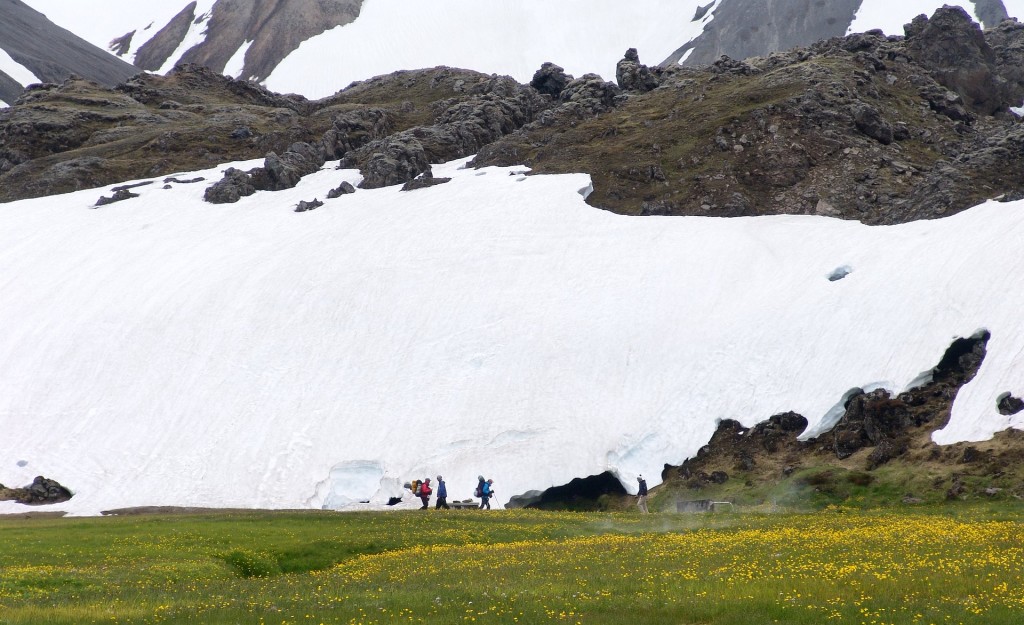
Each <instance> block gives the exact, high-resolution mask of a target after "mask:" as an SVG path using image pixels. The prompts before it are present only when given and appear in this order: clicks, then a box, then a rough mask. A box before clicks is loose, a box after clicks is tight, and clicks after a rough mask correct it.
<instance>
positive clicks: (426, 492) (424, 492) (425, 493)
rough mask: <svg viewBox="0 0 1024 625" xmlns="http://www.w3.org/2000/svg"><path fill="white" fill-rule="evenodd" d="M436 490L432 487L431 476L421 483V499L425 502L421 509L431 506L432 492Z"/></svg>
mask: <svg viewBox="0 0 1024 625" xmlns="http://www.w3.org/2000/svg"><path fill="white" fill-rule="evenodd" d="M432 492H434V491H433V490H431V489H430V478H429V477H428V478H427V479H425V480H423V484H421V485H420V501H422V502H423V507H422V508H420V510H426V509H427V507H429V506H430V494H431V493H432Z"/></svg>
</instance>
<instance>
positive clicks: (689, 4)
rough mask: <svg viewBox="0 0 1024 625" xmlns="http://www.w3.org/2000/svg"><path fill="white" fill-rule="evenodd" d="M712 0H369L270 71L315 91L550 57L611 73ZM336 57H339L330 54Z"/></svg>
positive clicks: (660, 50)
mask: <svg viewBox="0 0 1024 625" xmlns="http://www.w3.org/2000/svg"><path fill="white" fill-rule="evenodd" d="M701 4H708V2H707V0H633V1H632V2H628V3H623V2H621V1H620V0H560V1H559V2H544V3H537V2H532V1H530V0H512V1H509V2H480V1H479V0H432V1H424V0H367V1H366V2H365V3H364V5H363V8H362V11H361V13H360V15H359V17H358V18H357V19H356V20H355V21H354V22H352V23H351V24H348V25H345V26H341V27H338V28H334V29H332V30H329V31H327V32H325V33H323V34H322V35H319V36H317V37H314V38H312V39H309V40H307V41H306V42H305V43H303V44H302V45H301V46H299V49H298V50H296V51H295V52H293V53H292V54H291V55H289V56H288V58H286V59H285V60H284V61H283V62H282V63H281V64H280V65H278V67H277V68H276V69H275V70H274V72H273V73H271V75H270V76H269V77H268V78H267V80H266V86H267V87H268V88H269V89H271V90H273V91H278V92H294V93H301V94H303V95H305V96H307V97H311V98H321V97H325V96H328V95H331V94H333V93H334V92H335V91H337V90H339V89H342V88H344V87H346V86H347V85H349V84H350V83H351V82H353V81H357V80H365V79H367V78H371V77H373V76H376V75H379V74H387V73H390V72H393V71H398V70H403V69H419V68H424V67H434V66H438V65H447V66H450V67H460V68H467V69H473V70H477V71H481V72H485V73H495V74H504V75H509V76H512V77H513V78H515V79H516V80H519V81H520V82H529V81H530V79H531V78H532V77H533V74H534V72H536V71H537V69H539V68H540V66H541V65H542V64H543V63H544V62H546V61H551V62H553V63H556V64H557V65H560V66H562V67H563V68H564V69H565V71H566V72H568V73H570V74H573V75H575V76H581V75H583V74H585V73H588V72H593V73H597V74H600V75H601V76H603V77H605V78H606V79H613V78H614V76H615V64H616V63H617V62H618V61H619V60H620V59H622V56H623V54H624V53H625V52H626V50H627V49H629V48H636V49H637V50H638V52H639V54H640V59H641V61H643V62H646V63H648V64H651V65H654V64H657V63H659V62H661V61H662V60H663V59H665V58H666V57H667V56H668V55H669V54H671V53H672V51H674V50H676V49H677V48H678V47H679V45H680V43H681V42H682V41H686V40H689V39H691V38H693V37H695V36H696V35H698V34H700V31H701V30H702V29H703V27H704V24H705V23H706V22H707V21H708V19H710V17H708V18H705V19H702V20H697V21H693V18H694V16H695V14H696V12H697V8H698V7H699V6H700V5H701ZM333 59H338V61H337V62H334V61H333Z"/></svg>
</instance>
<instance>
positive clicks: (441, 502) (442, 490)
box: [434, 475, 448, 510]
mask: <svg viewBox="0 0 1024 625" xmlns="http://www.w3.org/2000/svg"><path fill="white" fill-rule="evenodd" d="M441 508H444V509H445V510H448V487H447V486H446V485H445V483H444V480H443V479H441V476H440V475H438V476H437V503H436V504H435V505H434V509H435V510H440V509H441Z"/></svg>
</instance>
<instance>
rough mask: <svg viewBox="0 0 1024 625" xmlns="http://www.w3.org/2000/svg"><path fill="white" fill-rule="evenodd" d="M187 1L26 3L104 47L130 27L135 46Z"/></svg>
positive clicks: (35, 0) (41, 0) (34, 0)
mask: <svg viewBox="0 0 1024 625" xmlns="http://www.w3.org/2000/svg"><path fill="white" fill-rule="evenodd" d="M214 1H215V0H201V3H205V4H210V5H212V4H213V2H214ZM188 3H189V0H103V2H101V3H95V2H69V1H68V0H25V4H27V5H29V6H30V7H32V8H33V9H35V10H36V11H39V12H40V13H42V14H44V15H45V16H46V17H48V18H49V19H50V21H51V22H53V23H54V24H56V25H58V26H61V27H63V28H66V29H68V30H70V31H71V32H73V33H75V34H76V35H78V36H79V37H81V38H82V39H85V40H86V41H88V42H89V43H91V44H93V45H94V46H97V47H99V48H102V49H104V50H107V49H108V46H109V45H110V42H111V40H113V39H115V38H117V37H120V36H122V35H125V34H127V33H130V32H132V31H136V36H135V38H134V40H133V43H134V47H135V48H137V47H138V46H139V45H141V44H142V43H144V42H145V41H146V40H147V39H149V37H152V36H153V35H155V34H156V33H157V31H159V30H160V29H161V28H163V26H164V25H165V24H167V22H169V21H171V18H172V17H174V16H175V15H177V14H178V13H179V12H180V11H181V10H182V9H183V8H185V6H186V5H188ZM135 42H137V43H135ZM129 58H130V57H129Z"/></svg>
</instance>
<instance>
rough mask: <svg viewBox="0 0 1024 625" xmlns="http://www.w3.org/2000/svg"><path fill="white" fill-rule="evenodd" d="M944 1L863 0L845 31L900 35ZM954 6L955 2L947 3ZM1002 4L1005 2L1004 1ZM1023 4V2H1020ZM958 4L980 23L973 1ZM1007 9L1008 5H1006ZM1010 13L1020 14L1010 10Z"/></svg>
mask: <svg viewBox="0 0 1024 625" xmlns="http://www.w3.org/2000/svg"><path fill="white" fill-rule="evenodd" d="M944 4H947V3H944V2H937V1H936V0H900V1H899V2H893V1H892V0H863V2H862V3H861V5H860V9H858V10H857V14H856V16H854V18H853V22H852V23H851V24H850V28H849V29H847V31H846V32H847V33H862V32H865V31H868V30H872V29H875V28H878V29H881V30H882V31H883V32H884V33H885V34H887V35H902V34H903V25H904V24H909V23H910V21H911V20H913V19H914V18H915V17H917V16H918V15H921V14H922V13H923V14H925V15H927V16H929V17H931V15H932V13H934V12H935V9H939V8H942V6H943V5H944ZM948 4H950V5H951V6H956V4H957V3H955V2H954V3H948ZM1004 4H1007V3H1005V2H1004ZM1022 4H1024V3H1022ZM959 5H960V6H962V7H963V8H964V10H965V11H967V14H968V15H970V16H971V19H973V20H974V21H975V22H978V23H979V24H980V23H981V20H980V19H979V18H978V15H977V11H976V10H975V6H974V3H973V2H961V3H959ZM1007 10H1009V7H1007ZM1010 15H1020V13H1015V12H1013V11H1010Z"/></svg>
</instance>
